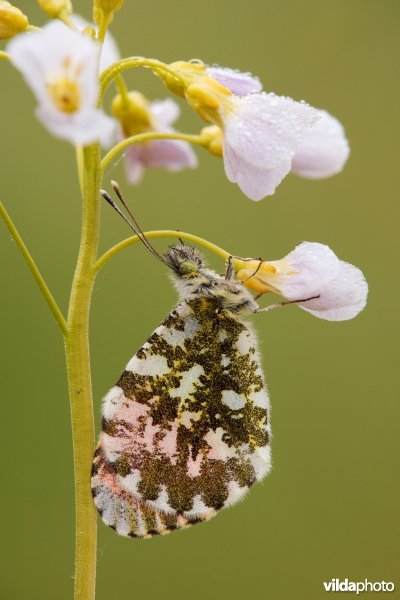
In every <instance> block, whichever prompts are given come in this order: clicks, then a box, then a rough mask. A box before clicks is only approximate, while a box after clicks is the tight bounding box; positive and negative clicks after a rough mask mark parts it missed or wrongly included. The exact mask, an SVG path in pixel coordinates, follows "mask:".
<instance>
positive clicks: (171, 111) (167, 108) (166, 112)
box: [150, 98, 181, 129]
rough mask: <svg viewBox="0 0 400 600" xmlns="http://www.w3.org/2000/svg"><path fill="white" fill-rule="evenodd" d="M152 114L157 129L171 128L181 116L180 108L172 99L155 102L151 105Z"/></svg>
mask: <svg viewBox="0 0 400 600" xmlns="http://www.w3.org/2000/svg"><path fill="white" fill-rule="evenodd" d="M150 112H151V115H152V117H153V118H154V121H155V126H156V128H157V129H164V128H165V127H170V126H171V125H172V124H173V123H175V121H176V120H177V118H178V117H179V115H180V112H181V111H180V108H179V106H178V105H177V103H176V102H174V101H173V100H172V99H171V98H166V99H165V100H154V102H151V104H150Z"/></svg>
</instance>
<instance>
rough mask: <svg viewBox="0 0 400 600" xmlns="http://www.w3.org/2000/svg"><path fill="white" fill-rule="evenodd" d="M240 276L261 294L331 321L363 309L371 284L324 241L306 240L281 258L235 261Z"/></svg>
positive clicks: (345, 318) (239, 277) (343, 318)
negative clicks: (278, 298)
mask: <svg viewBox="0 0 400 600" xmlns="http://www.w3.org/2000/svg"><path fill="white" fill-rule="evenodd" d="M235 269H236V270H237V273H236V276H237V278H238V279H240V280H241V281H243V282H244V283H245V285H246V286H248V287H250V288H252V289H254V290H255V291H257V292H259V293H266V292H273V293H275V294H280V295H281V296H283V297H284V298H286V299H287V300H289V301H298V302H299V304H298V306H300V308H302V309H304V310H306V311H308V312H310V313H311V314H313V315H314V316H316V317H319V318H321V319H327V320H328V321H345V320H348V319H352V318H353V317H355V316H356V315H357V314H358V313H359V312H360V311H362V310H363V308H364V307H365V304H366V301H367V294H368V284H367V282H366V280H365V278H364V275H363V274H362V272H361V271H360V270H359V269H358V268H357V267H355V266H353V265H351V264H349V263H347V262H344V261H342V260H339V258H338V257H337V256H336V254H335V253H334V252H333V251H332V250H331V249H330V248H329V247H328V246H325V245H324V244H318V243H315V242H302V243H301V244H299V245H298V246H297V247H296V248H295V249H294V250H293V252H290V254H288V255H287V256H285V258H283V259H282V260H277V261H268V262H266V261H262V262H261V263H260V261H259V260H253V259H252V260H242V259H236V260H235Z"/></svg>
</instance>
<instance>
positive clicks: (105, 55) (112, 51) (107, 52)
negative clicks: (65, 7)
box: [70, 14, 121, 72]
mask: <svg viewBox="0 0 400 600" xmlns="http://www.w3.org/2000/svg"><path fill="white" fill-rule="evenodd" d="M70 19H71V21H72V22H73V23H74V25H76V27H78V28H79V29H82V30H83V29H85V27H93V28H94V29H96V27H95V26H94V25H93V23H90V22H89V21H86V19H84V18H83V17H81V16H80V15H77V14H74V15H71V16H70ZM120 58H121V55H120V52H119V49H118V46H117V42H116V41H115V38H114V37H113V35H112V34H111V33H110V31H107V33H106V37H105V38H104V42H103V45H102V49H101V56H100V72H102V71H104V69H107V67H109V66H110V65H112V64H113V63H114V62H116V61H117V60H119V59H120Z"/></svg>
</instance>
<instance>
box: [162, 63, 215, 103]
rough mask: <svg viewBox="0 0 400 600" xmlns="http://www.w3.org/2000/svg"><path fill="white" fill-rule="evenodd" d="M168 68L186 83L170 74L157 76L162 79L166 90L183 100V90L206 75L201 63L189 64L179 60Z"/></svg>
mask: <svg viewBox="0 0 400 600" xmlns="http://www.w3.org/2000/svg"><path fill="white" fill-rule="evenodd" d="M169 66H170V67H171V69H173V70H174V71H177V72H178V73H179V75H180V76H181V78H184V79H185V80H186V81H185V82H184V81H182V79H181V78H177V77H174V76H173V75H172V74H171V73H164V72H163V73H159V74H158V75H159V77H161V78H162V80H163V81H164V83H165V85H166V86H167V88H168V89H169V90H170V91H171V92H173V93H174V94H176V95H177V96H180V97H181V98H185V90H186V88H187V86H189V85H190V83H192V82H193V81H195V80H196V78H198V77H202V76H203V75H206V67H205V65H203V64H202V63H196V62H194V63H190V62H185V61H183V60H180V61H177V62H174V63H171V64H170V65H169Z"/></svg>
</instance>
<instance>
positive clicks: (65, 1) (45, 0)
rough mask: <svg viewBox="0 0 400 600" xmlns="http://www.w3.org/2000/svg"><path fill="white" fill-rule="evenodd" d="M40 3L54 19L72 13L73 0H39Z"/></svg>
mask: <svg viewBox="0 0 400 600" xmlns="http://www.w3.org/2000/svg"><path fill="white" fill-rule="evenodd" d="M38 4H39V5H40V7H41V8H42V9H43V10H44V12H45V13H46V14H47V15H49V17H52V18H53V19H57V18H58V17H59V16H60V15H70V14H72V4H71V0H38Z"/></svg>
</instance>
